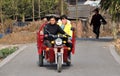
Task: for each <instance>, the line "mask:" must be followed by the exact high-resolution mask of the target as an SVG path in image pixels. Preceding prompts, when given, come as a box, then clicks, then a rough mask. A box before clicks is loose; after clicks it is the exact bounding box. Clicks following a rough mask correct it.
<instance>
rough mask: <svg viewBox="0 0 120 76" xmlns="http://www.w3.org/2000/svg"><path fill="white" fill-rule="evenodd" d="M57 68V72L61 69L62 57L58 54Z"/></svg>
mask: <svg viewBox="0 0 120 76" xmlns="http://www.w3.org/2000/svg"><path fill="white" fill-rule="evenodd" d="M57 70H58V72H61V70H62V57H61V56H58V63H57Z"/></svg>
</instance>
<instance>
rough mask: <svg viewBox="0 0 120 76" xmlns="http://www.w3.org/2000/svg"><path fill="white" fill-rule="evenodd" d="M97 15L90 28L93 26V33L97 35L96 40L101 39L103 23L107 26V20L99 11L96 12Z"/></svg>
mask: <svg viewBox="0 0 120 76" xmlns="http://www.w3.org/2000/svg"><path fill="white" fill-rule="evenodd" d="M94 12H95V14H94V15H93V16H92V19H91V23H90V26H92V25H93V32H94V33H95V34H96V39H99V35H100V26H101V23H103V24H106V23H107V22H106V21H105V19H104V18H103V17H102V16H101V14H99V9H98V8H97V9H95V10H94Z"/></svg>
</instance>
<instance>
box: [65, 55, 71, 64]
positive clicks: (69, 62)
mask: <svg viewBox="0 0 120 76" xmlns="http://www.w3.org/2000/svg"><path fill="white" fill-rule="evenodd" d="M68 59H69V60H70V61H67V62H66V64H67V66H70V65H71V53H70V55H69V56H68Z"/></svg>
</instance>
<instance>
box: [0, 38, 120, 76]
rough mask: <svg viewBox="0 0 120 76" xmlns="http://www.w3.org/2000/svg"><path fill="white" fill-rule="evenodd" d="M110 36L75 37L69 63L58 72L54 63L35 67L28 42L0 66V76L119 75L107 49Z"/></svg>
mask: <svg viewBox="0 0 120 76" xmlns="http://www.w3.org/2000/svg"><path fill="white" fill-rule="evenodd" d="M110 41H111V40H110V39H100V40H94V39H80V40H77V43H76V44H77V45H76V53H75V55H74V56H72V66H71V67H66V66H64V68H63V70H62V72H61V73H57V71H56V67H55V65H52V66H50V65H49V64H46V65H45V66H44V67H38V65H37V61H38V56H37V49H36V45H35V44H30V45H28V47H27V48H26V49H24V51H22V52H21V53H20V54H19V55H17V56H16V57H15V58H14V59H12V60H11V61H10V62H9V63H8V64H6V65H4V66H3V67H1V68H0V76H120V64H119V63H117V62H116V61H115V59H114V58H113V56H112V55H111V53H110V49H109V45H110Z"/></svg>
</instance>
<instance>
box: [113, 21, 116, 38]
mask: <svg viewBox="0 0 120 76" xmlns="http://www.w3.org/2000/svg"><path fill="white" fill-rule="evenodd" d="M112 26H113V29H112V30H113V38H114V39H117V29H116V24H115V22H114V21H113V22H112Z"/></svg>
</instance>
